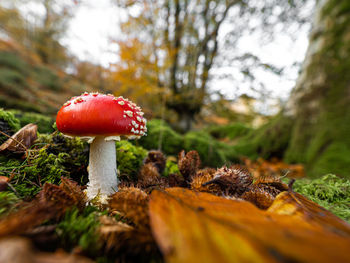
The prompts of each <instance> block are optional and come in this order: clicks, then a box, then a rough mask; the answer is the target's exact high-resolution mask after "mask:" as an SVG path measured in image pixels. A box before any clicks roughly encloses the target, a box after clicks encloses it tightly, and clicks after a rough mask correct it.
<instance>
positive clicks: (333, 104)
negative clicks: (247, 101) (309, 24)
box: [285, 0, 350, 177]
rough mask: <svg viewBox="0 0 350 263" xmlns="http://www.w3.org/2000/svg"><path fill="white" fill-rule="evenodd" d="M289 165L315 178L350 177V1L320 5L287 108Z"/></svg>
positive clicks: (321, 3)
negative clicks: (300, 165)
mask: <svg viewBox="0 0 350 263" xmlns="http://www.w3.org/2000/svg"><path fill="white" fill-rule="evenodd" d="M287 108H288V113H289V114H290V115H293V116H294V118H295V122H294V127H293V130H292V134H291V140H290V143H289V147H288V149H287V152H286V153H285V159H286V161H288V162H301V163H305V164H306V169H307V172H308V174H309V175H311V176H320V175H322V174H325V173H335V174H339V175H341V176H344V177H350V1H349V0H325V1H319V3H318V10H317V11H316V14H315V20H314V26H313V29H312V32H311V36H310V46H309V49H308V52H307V55H306V58H305V61H304V65H303V68H302V71H301V74H300V76H299V79H298V81H297V85H296V87H295V89H294V92H293V93H292V96H291V99H290V101H289V105H288V107H287Z"/></svg>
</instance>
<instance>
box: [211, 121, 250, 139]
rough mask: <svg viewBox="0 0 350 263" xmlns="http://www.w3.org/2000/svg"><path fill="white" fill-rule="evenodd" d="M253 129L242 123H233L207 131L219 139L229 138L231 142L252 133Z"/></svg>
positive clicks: (213, 127) (212, 127)
mask: <svg viewBox="0 0 350 263" xmlns="http://www.w3.org/2000/svg"><path fill="white" fill-rule="evenodd" d="M251 130H252V129H251V128H249V127H247V126H246V125H244V124H242V123H232V124H229V125H223V126H217V125H215V126H211V127H209V128H208V129H207V131H208V132H209V133H210V135H211V136H213V137H214V138H218V139H223V138H229V139H231V140H233V139H236V138H237V137H241V136H244V135H246V134H248V133H250V131H251Z"/></svg>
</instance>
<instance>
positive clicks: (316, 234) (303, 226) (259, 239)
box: [149, 188, 350, 262]
mask: <svg viewBox="0 0 350 263" xmlns="http://www.w3.org/2000/svg"><path fill="white" fill-rule="evenodd" d="M281 195H282V196H284V193H282V194H281ZM278 200H280V201H279V202H280V205H279V208H278V209H277V208H276V210H277V211H279V212H278V213H277V212H275V211H265V210H260V209H258V208H257V207H255V206H254V205H252V204H251V203H249V202H246V201H240V200H228V199H225V198H221V197H217V196H214V195H211V194H207V193H198V192H193V191H190V190H187V189H183V188H169V189H167V190H166V191H153V192H152V194H151V198H150V205H149V206H150V220H151V221H150V222H151V227H152V231H153V234H154V236H155V239H156V240H157V243H158V245H159V246H160V249H161V251H162V253H163V254H164V256H165V258H166V260H167V262H281V261H283V262H349V261H350V254H349V253H348V249H349V247H350V234H349V230H350V227H349V226H348V225H346V224H345V223H344V224H339V222H340V221H341V220H340V219H338V218H337V219H334V217H335V216H331V217H330V216H329V214H328V213H327V214H325V216H324V219H323V220H324V221H328V223H329V225H330V226H332V228H330V227H329V226H325V225H324V223H322V222H320V221H318V220H313V218H314V215H313V213H314V212H316V211H318V208H317V209H316V210H313V209H311V208H310V209H308V210H307V211H304V214H310V215H309V217H304V216H302V217H301V216H290V215H288V214H287V215H284V214H283V211H284V210H285V208H284V207H283V205H282V204H283V203H284V201H283V199H282V198H281V199H280V198H278V199H276V201H275V202H277V201H278ZM288 200H289V199H288ZM293 200H295V199H293ZM299 202H301V205H302V206H303V204H304V202H307V204H308V207H314V206H317V205H316V204H314V203H312V202H311V201H309V200H307V201H306V199H305V198H304V199H301V198H299V199H297V200H295V201H294V203H293V201H290V202H289V203H288V209H287V210H288V211H291V208H290V206H297V207H298V204H299ZM273 206H274V205H272V207H273Z"/></svg>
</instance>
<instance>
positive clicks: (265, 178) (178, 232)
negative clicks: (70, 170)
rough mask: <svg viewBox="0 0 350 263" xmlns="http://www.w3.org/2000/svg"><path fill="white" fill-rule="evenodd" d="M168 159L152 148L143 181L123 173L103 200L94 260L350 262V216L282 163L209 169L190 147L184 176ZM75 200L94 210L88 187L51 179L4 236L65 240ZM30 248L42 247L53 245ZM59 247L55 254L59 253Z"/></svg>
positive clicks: (182, 162)
mask: <svg viewBox="0 0 350 263" xmlns="http://www.w3.org/2000/svg"><path fill="white" fill-rule="evenodd" d="M165 163H166V158H165V156H164V155H163V154H162V153H161V152H160V151H150V152H149V154H148V156H147V157H146V159H145V160H144V164H143V166H142V167H141V169H140V171H139V174H138V179H137V181H136V182H135V183H133V182H130V181H129V182H126V181H123V182H122V183H121V184H120V190H119V192H116V193H115V194H113V195H112V196H111V197H110V200H109V203H108V205H107V207H100V209H102V214H100V215H99V216H98V217H97V218H98V220H97V222H96V224H95V225H96V233H95V234H96V236H97V237H98V241H97V242H98V243H99V245H98V246H96V252H95V253H96V255H95V257H93V258H94V259H98V258H101V257H102V258H105V257H107V258H109V259H113V261H116V262H135V261H139V262H140V261H145V262H149V261H154V262H162V261H164V260H165V261H167V262H184V261H186V262H200V261H205V262H218V260H219V261H220V262H232V261H238V262H239V261H253V262H280V261H300V262H311V261H315V260H317V261H319V262H327V260H328V261H329V260H332V261H337V262H345V261H346V260H350V259H349V256H348V253H346V252H345V251H346V248H348V247H349V246H350V227H349V224H347V223H346V222H345V221H342V220H341V219H339V218H338V217H336V216H334V215H333V214H332V213H330V212H329V211H327V210H325V209H324V208H322V207H320V206H318V205H317V204H316V203H314V202H312V201H310V200H308V199H307V198H305V197H304V196H302V195H300V194H297V193H295V192H294V191H293V189H292V185H289V186H288V185H286V184H285V183H283V182H282V181H281V178H280V177H279V176H277V175H276V173H277V172H276V170H274V172H273V173H270V174H268V173H267V172H266V169H265V168H266V166H264V167H265V168H264V169H260V168H259V169H260V170H259V169H257V170H259V171H258V172H257V170H254V171H255V172H252V170H251V169H252V168H251V167H252V166H253V165H252V166H248V167H246V168H244V167H241V166H237V165H233V166H231V167H226V166H224V167H221V168H219V169H213V168H203V169H202V168H201V161H200V158H199V155H198V153H197V152H195V151H190V152H188V153H185V152H184V151H182V152H181V153H180V154H179V156H178V168H179V171H180V174H176V173H173V174H169V175H168V176H166V177H164V176H163V175H162V174H163V171H164V169H165ZM298 169H299V168H298ZM259 173H260V174H259ZM74 208H77V209H78V210H77V211H78V213H84V209H85V210H86V209H87V200H86V196H85V193H84V191H83V187H81V186H79V185H78V184H77V183H76V182H74V181H72V180H70V179H68V178H65V177H62V178H61V183H60V185H59V186H57V185H54V184H49V183H46V184H44V185H43V187H42V190H41V191H40V192H39V194H38V195H37V196H36V197H35V199H34V200H32V201H31V202H22V203H20V205H19V208H17V209H16V210H15V211H14V212H12V213H10V215H8V216H7V217H3V218H2V219H1V220H0V237H2V240H3V241H4V242H6V240H9V242H10V241H11V238H13V236H22V237H21V238H20V241H18V242H19V243H21V242H22V243H23V244H24V243H25V242H28V241H26V240H28V239H29V240H31V241H32V242H34V243H35V242H36V241H37V240H40V238H42V237H43V236H44V237H45V236H46V238H49V237H51V238H53V240H55V239H57V233H56V232H57V224H58V223H59V222H60V220H63V218H64V215H65V214H66V213H67V212H68V211H71V209H74ZM79 211H80V212H79ZM39 237H40V238H39ZM22 239H23V240H25V241H23V240H22ZM44 240H45V238H44ZM11 242H12V241H11ZM16 242H17V241H16ZM53 242H55V241H53ZM37 243H40V242H37ZM41 243H43V242H41ZM0 245H1V244H0ZM21 246H23V247H26V248H25V249H27V250H29V251H30V253H34V255H41V254H40V253H43V252H38V251H36V248H28V246H27V245H21ZM39 246H40V245H39ZM41 246H43V245H42V244H41ZM29 247H30V246H29ZM57 251H58V250H56V252H50V253H49V252H45V253H48V254H51V255H52V256H53V258H54V257H55V256H56V254H57ZM63 255H64V256H63V258H64V257H65V256H67V255H73V256H78V257H79V259H83V260H86V262H89V260H90V259H89V258H88V257H90V258H91V255H89V253H88V252H87V251H84V249H82V248H81V247H79V246H78V245H77V246H76V247H75V248H72V250H71V252H70V253H69V254H67V253H66V252H64V253H63ZM4 262H6V261H4ZM33 262H35V261H33ZM63 262H64V261H63ZM82 262H84V261H82Z"/></svg>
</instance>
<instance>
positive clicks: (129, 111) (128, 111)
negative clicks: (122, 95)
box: [124, 110, 133, 118]
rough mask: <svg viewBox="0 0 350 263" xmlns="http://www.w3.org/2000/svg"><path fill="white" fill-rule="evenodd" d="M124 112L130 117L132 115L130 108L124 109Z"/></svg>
mask: <svg viewBox="0 0 350 263" xmlns="http://www.w3.org/2000/svg"><path fill="white" fill-rule="evenodd" d="M124 113H125V114H126V115H128V116H129V117H130V118H132V117H133V112H132V111H131V110H126V111H124Z"/></svg>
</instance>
